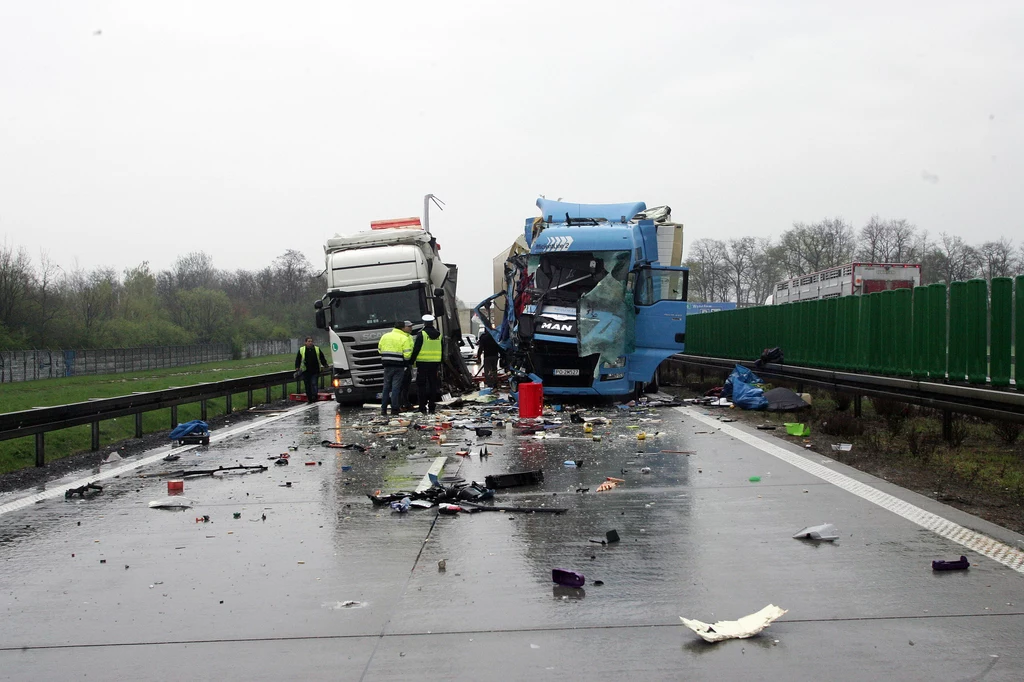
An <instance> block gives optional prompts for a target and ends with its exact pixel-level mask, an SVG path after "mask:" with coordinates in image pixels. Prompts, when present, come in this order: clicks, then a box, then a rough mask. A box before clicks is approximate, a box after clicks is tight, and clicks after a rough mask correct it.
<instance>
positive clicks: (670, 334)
mask: <svg viewBox="0 0 1024 682" xmlns="http://www.w3.org/2000/svg"><path fill="white" fill-rule="evenodd" d="M634 274H635V279H634V286H633V301H634V303H635V305H636V327H635V328H636V352H635V354H634V356H633V358H631V360H630V363H629V371H628V373H627V378H628V379H630V380H632V381H643V382H650V381H651V380H652V378H653V376H654V371H655V370H656V369H657V368H658V365H660V364H661V362H662V360H664V359H665V358H667V357H669V356H671V355H674V354H675V353H682V352H683V350H684V349H685V347H686V298H687V293H688V287H689V277H690V270H689V268H681V267H669V266H662V265H652V266H644V267H641V268H639V269H637V270H636V271H635V273H634Z"/></svg>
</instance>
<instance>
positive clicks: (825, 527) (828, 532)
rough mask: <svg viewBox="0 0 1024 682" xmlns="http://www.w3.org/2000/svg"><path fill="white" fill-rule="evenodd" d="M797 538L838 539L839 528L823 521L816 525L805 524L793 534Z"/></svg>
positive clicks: (825, 540)
mask: <svg viewBox="0 0 1024 682" xmlns="http://www.w3.org/2000/svg"><path fill="white" fill-rule="evenodd" d="M793 537H794V538H795V539H797V540H822V541H824V542H832V541H833V540H838V539H839V529H838V528H836V527H835V526H833V525H832V524H831V523H823V524H821V525H818V526H807V527H806V528H801V529H800V530H798V531H797V532H796V535H794V536H793Z"/></svg>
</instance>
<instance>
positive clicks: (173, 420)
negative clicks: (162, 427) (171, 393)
mask: <svg viewBox="0 0 1024 682" xmlns="http://www.w3.org/2000/svg"><path fill="white" fill-rule="evenodd" d="M177 425H178V406H177V405H171V430H172V431H173V430H174V427H175V426H177Z"/></svg>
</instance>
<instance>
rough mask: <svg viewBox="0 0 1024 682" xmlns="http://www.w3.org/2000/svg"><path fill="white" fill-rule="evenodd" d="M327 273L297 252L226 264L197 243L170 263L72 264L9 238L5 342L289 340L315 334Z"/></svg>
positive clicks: (0, 270)
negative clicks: (163, 266)
mask: <svg viewBox="0 0 1024 682" xmlns="http://www.w3.org/2000/svg"><path fill="white" fill-rule="evenodd" d="M324 286H325V282H324V278H323V277H322V274H321V273H318V272H317V271H315V270H314V269H313V267H312V266H311V265H310V263H309V260H308V259H307V258H306V257H305V256H304V255H303V254H302V253H300V252H298V251H295V250H288V251H286V252H285V253H283V254H282V255H280V256H278V257H277V258H276V259H274V261H273V262H272V263H271V264H270V265H268V266H266V267H264V268H262V269H260V270H234V271H227V270H219V269H217V268H215V267H214V264H213V258H212V257H211V256H210V255H208V254H206V253H204V252H202V251H195V252H192V253H188V254H186V255H184V256H180V257H179V258H178V259H177V260H176V261H175V262H174V264H173V265H172V266H171V267H170V268H169V269H167V270H160V271H154V270H153V269H152V268H150V266H149V264H148V263H146V262H144V263H141V264H139V265H138V266H136V267H133V268H128V269H126V270H124V271H123V272H118V271H117V270H115V269H113V268H109V267H98V268H94V269H92V270H85V269H83V268H80V267H74V268H73V269H71V270H65V269H64V268H62V267H60V266H59V265H58V264H57V263H54V262H53V261H52V260H51V259H50V258H49V257H48V256H47V255H46V254H45V253H43V254H40V256H39V258H38V259H35V260H33V259H32V258H31V257H30V255H29V254H28V252H27V251H26V250H25V249H24V248H18V247H14V246H11V245H8V244H6V243H4V244H3V245H0V349H2V350H12V349H24V348H127V347H138V346H163V345H183V344H191V343H231V344H233V345H234V346H235V347H236V348H241V346H242V345H243V344H244V343H245V342H246V341H250V340H257V339H286V338H291V337H294V336H301V335H304V334H307V333H309V331H310V329H311V327H312V323H313V308H312V302H313V301H314V300H316V299H318V298H320V296H322V295H323V292H324Z"/></svg>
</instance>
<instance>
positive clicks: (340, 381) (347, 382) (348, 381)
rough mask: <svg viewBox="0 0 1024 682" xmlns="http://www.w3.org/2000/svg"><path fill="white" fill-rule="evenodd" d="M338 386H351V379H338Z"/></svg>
mask: <svg viewBox="0 0 1024 682" xmlns="http://www.w3.org/2000/svg"><path fill="white" fill-rule="evenodd" d="M338 385H339V386H351V385H352V377H346V378H344V379H338Z"/></svg>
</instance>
